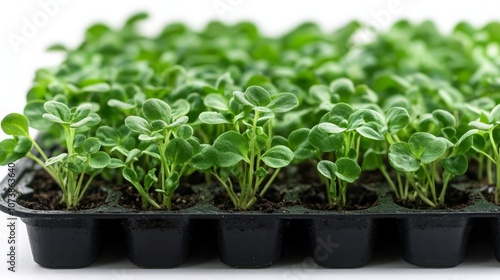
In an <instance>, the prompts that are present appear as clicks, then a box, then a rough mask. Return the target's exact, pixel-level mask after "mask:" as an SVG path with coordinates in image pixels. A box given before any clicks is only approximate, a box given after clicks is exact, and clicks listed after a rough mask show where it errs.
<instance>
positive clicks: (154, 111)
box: [142, 98, 172, 122]
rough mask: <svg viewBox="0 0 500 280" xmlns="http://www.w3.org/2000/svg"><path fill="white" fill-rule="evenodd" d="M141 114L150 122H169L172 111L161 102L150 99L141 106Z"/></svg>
mask: <svg viewBox="0 0 500 280" xmlns="http://www.w3.org/2000/svg"><path fill="white" fill-rule="evenodd" d="M142 113H143V114H144V116H145V117H146V119H148V120H150V121H157V120H163V121H166V122H170V119H171V117H172V110H171V108H170V106H169V105H168V104H167V103H166V102H165V101H163V100H160V99H157V98H151V99H148V100H146V102H144V104H143V105H142Z"/></svg>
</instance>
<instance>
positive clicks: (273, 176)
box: [259, 168, 281, 196]
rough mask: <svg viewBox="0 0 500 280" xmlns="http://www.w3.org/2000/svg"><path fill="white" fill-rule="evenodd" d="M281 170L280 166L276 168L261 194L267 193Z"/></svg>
mask: <svg viewBox="0 0 500 280" xmlns="http://www.w3.org/2000/svg"><path fill="white" fill-rule="evenodd" d="M280 171H281V168H278V169H276V170H274V173H273V175H272V176H271V178H269V181H267V183H266V185H265V186H264V188H263V189H262V191H261V192H260V194H259V195H260V196H264V194H265V193H266V191H267V189H268V188H269V187H270V186H271V184H272V183H273V181H274V179H276V177H277V176H278V174H279V173H280Z"/></svg>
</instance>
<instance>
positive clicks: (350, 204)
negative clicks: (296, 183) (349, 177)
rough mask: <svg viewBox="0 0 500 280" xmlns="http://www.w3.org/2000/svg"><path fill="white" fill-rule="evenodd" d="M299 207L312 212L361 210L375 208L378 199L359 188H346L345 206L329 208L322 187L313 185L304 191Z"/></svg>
mask: <svg viewBox="0 0 500 280" xmlns="http://www.w3.org/2000/svg"><path fill="white" fill-rule="evenodd" d="M300 197H301V201H300V203H299V205H301V206H303V207H305V208H308V209H314V210H363V209H368V208H370V207H373V206H375V205H376V204H377V203H378V197H377V194H376V193H375V192H372V191H369V190H367V189H365V188H363V187H360V186H350V187H348V188H347V205H346V206H345V207H343V208H341V209H339V208H338V207H330V205H329V204H328V197H327V194H326V187H325V186H324V185H314V186H311V187H310V188H309V189H307V190H306V191H304V192H303V193H302V194H301V195H300Z"/></svg>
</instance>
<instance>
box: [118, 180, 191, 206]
mask: <svg viewBox="0 0 500 280" xmlns="http://www.w3.org/2000/svg"><path fill="white" fill-rule="evenodd" d="M119 189H120V190H122V196H121V198H120V205H121V206H123V207H125V208H127V209H129V210H132V211H144V210H148V211H158V209H156V208H154V207H152V206H151V207H149V208H148V209H143V208H142V198H141V195H140V194H139V193H138V192H137V190H136V189H135V187H134V186H131V185H125V186H121V187H120V188H119ZM153 191H154V190H153ZM150 195H151V196H152V197H154V196H155V195H157V193H155V192H150ZM198 200H199V195H198V194H197V193H195V192H194V191H193V190H192V189H191V187H190V185H189V184H182V185H181V186H179V188H178V189H177V190H176V191H175V193H174V197H173V198H172V209H171V210H173V211H177V210H183V209H187V208H190V207H193V206H194V205H195V204H196V203H197V202H198ZM156 201H157V200H156Z"/></svg>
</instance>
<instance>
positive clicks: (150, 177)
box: [144, 168, 158, 193]
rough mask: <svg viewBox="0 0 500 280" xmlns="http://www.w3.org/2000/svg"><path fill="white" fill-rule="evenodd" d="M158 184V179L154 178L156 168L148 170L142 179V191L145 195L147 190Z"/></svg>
mask: <svg viewBox="0 0 500 280" xmlns="http://www.w3.org/2000/svg"><path fill="white" fill-rule="evenodd" d="M157 182H158V177H156V168H153V169H151V170H149V172H148V174H147V175H146V177H144V190H145V191H146V193H147V192H148V191H149V189H150V188H151V187H152V186H153V185H154V184H156V183H157Z"/></svg>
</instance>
